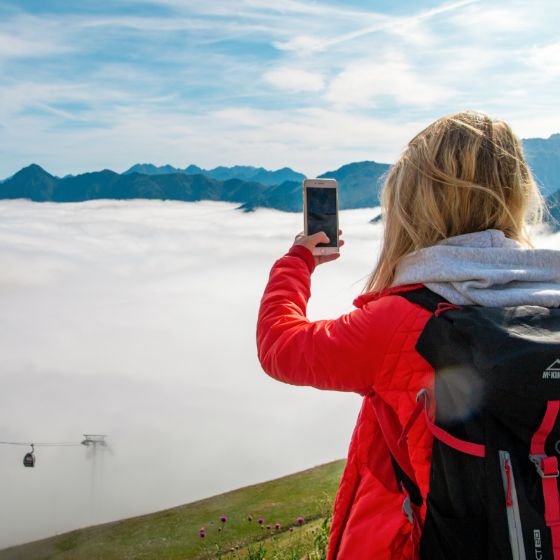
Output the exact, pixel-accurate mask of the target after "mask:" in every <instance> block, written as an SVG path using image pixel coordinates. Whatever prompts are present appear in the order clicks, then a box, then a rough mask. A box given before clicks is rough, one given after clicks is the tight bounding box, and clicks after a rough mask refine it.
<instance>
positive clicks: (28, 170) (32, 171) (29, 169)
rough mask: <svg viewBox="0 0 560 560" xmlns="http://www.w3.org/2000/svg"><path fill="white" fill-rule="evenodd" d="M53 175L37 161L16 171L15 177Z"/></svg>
mask: <svg viewBox="0 0 560 560" xmlns="http://www.w3.org/2000/svg"><path fill="white" fill-rule="evenodd" d="M44 175H46V176H47V177H51V178H52V177H53V175H51V174H50V173H49V172H48V171H45V170H44V169H43V168H42V167H41V166H40V165H38V164H37V163H31V164H29V165H28V166H26V167H23V168H22V169H20V170H19V171H18V172H17V173H15V174H14V175H13V176H12V178H13V177H34V176H44Z"/></svg>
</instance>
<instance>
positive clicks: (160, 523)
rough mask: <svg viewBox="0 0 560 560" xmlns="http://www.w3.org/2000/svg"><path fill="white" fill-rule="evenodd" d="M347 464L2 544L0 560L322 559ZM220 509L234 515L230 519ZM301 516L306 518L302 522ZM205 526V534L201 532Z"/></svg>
mask: <svg viewBox="0 0 560 560" xmlns="http://www.w3.org/2000/svg"><path fill="white" fill-rule="evenodd" d="M343 468H344V461H335V462H332V463H327V464H326V465H321V466H319V467H315V468H312V469H308V470H306V471H302V472H300V473H296V474H293V475H290V476H286V477H283V478H279V479H276V480H271V481H269V482H264V483H262V484H256V485H253V486H247V487H245V488H240V489H238V490H234V491H232V492H227V493H226V494H220V495H218V496H214V497H211V498H207V499H205V500H200V501H198V502H193V503H190V504H186V505H183V506H179V507H175V508H172V509H168V510H164V511H160V512H156V513H152V514H149V515H143V516H140V517H133V518H130V519H123V520H121V521H116V522H113V523H106V524H103V525H96V526H93V527H87V528H85V529H79V530H76V531H71V532H69V533H65V534H63V535H58V536H56V537H52V538H48V539H43V540H40V541H34V542H31V543H27V544H24V545H20V546H16V547H11V548H7V549H4V550H0V560H7V559H9V560H46V559H56V560H70V559H71V560H98V559H99V560H101V559H103V560H127V559H130V560H151V559H154V560H156V559H157V560H178V559H181V560H184V559H192V560H203V559H204V560H206V559H210V558H223V559H224V560H246V559H247V560H280V559H284V558H285V559H287V560H300V559H301V558H307V557H309V558H312V557H313V558H317V559H318V560H320V557H321V554H320V553H315V552H313V555H311V551H318V550H320V549H321V547H322V545H321V544H320V541H324V538H325V534H326V531H328V526H327V522H328V514H329V513H330V510H331V507H332V500H333V498H334V495H335V493H336V489H337V487H338V483H339V481H340V476H341V474H342V470H343ZM222 515H225V516H227V518H228V519H227V521H226V522H225V523H222V522H221V521H220V516H222ZM249 516H252V520H251V521H249ZM259 517H262V518H264V522H263V524H262V526H261V525H259V524H258V522H257V520H258V518H259ZM298 517H303V518H304V519H305V523H304V524H302V525H301V526H299V524H298V523H297V522H296V519H297V518H298ZM325 520H327V521H325ZM276 523H280V524H281V529H280V530H277V529H275V528H274V526H275V524H276ZM266 525H271V527H272V528H271V529H267V528H266ZM202 527H204V528H205V531H206V536H205V537H204V538H201V537H200V536H199V530H200V529H201V528H202ZM290 527H292V528H293V530H292V531H290V530H289V529H290ZM315 541H317V543H316V542H315ZM259 551H260V552H259ZM263 553H264V556H262V554H263ZM259 554H260V555H261V556H260V557H259ZM298 554H299V556H298Z"/></svg>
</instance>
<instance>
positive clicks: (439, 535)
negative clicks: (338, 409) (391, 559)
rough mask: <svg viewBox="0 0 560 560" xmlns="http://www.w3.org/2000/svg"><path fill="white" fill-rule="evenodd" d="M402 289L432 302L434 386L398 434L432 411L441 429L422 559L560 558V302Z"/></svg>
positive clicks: (431, 419)
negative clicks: (498, 302) (497, 302)
mask: <svg viewBox="0 0 560 560" xmlns="http://www.w3.org/2000/svg"><path fill="white" fill-rule="evenodd" d="M398 295H399V296H401V297H404V298H406V299H407V300H409V301H411V302H413V303H416V304H418V305H420V306H422V307H424V308H426V309H428V310H430V311H432V312H433V315H432V317H431V318H430V319H429V320H428V322H427V323H426V326H425V328H424V330H423V332H422V334H421V335H420V337H419V339H418V342H417V345H416V350H417V351H418V352H419V353H420V354H421V355H422V356H423V357H424V358H425V359H426V360H427V361H428V362H429V363H430V365H431V366H432V367H433V368H434V371H435V378H434V387H433V388H426V389H425V390H423V391H420V393H419V394H418V397H417V400H418V404H417V407H416V410H415V414H413V416H412V417H411V419H410V421H409V423H408V424H407V426H406V427H405V428H404V432H403V435H402V437H401V440H402V439H404V438H405V437H406V433H407V432H408V430H409V429H410V426H411V425H412V424H413V423H414V422H415V421H416V419H417V417H418V416H419V415H420V414H422V413H423V412H424V411H425V412H426V414H425V415H424V416H425V420H426V421H427V423H428V427H429V428H430V430H431V431H432V433H433V434H434V436H435V437H434V443H433V448H432V464H431V472H430V488H429V493H428V496H427V504H426V506H427V513H426V519H425V522H424V527H423V530H422V537H421V541H420V558H422V559H429V560H440V559H441V560H455V559H458V560H462V559H465V560H467V559H468V560H476V559H479V558H480V559H484V558H488V559H490V558H491V559H508V560H509V559H513V560H525V559H532V560H535V559H536V560H548V559H550V560H552V559H557V560H560V500H559V490H558V457H559V456H560V414H559V410H560V309H558V308H552V309H550V308H545V307H539V306H532V305H523V306H518V307H502V308H500V307H481V306H476V305H469V306H455V305H451V304H450V303H449V302H446V300H444V299H443V298H441V297H440V296H438V295H436V294H434V293H433V292H431V291H430V290H428V289H427V288H422V289H419V290H413V291H410V292H401V293H399V294H398ZM434 409H435V415H434ZM395 471H396V473H397V476H398V478H399V479H400V482H401V484H402V485H403V486H406V488H407V491H408V492H407V493H408V494H409V496H410V498H411V499H412V500H413V501H414V502H416V505H420V504H421V500H422V498H421V496H420V492H419V491H418V488H417V487H416V485H415V484H414V482H413V481H411V480H410V479H409V478H408V477H407V476H406V474H404V472H403V471H402V469H400V468H399V465H398V464H395Z"/></svg>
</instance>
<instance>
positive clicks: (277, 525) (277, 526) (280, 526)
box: [274, 523, 282, 530]
mask: <svg viewBox="0 0 560 560" xmlns="http://www.w3.org/2000/svg"><path fill="white" fill-rule="evenodd" d="M274 528H275V529H276V530H278V529H282V525H280V523H276V525H274Z"/></svg>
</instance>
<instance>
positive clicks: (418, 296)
mask: <svg viewBox="0 0 560 560" xmlns="http://www.w3.org/2000/svg"><path fill="white" fill-rule="evenodd" d="M394 295H396V296H400V297H403V298H405V299H407V300H408V301H410V302H412V303H416V304H417V305H419V306H420V307H423V308H424V309H427V310H428V311H431V312H432V313H435V312H436V310H437V309H438V305H439V304H440V303H449V302H448V301H447V300H446V299H445V298H443V297H441V296H440V295H438V294H436V293H435V292H432V291H431V290H428V288H426V287H423V288H418V289H417V290H411V291H409V292H397V293H395V294H394Z"/></svg>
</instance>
